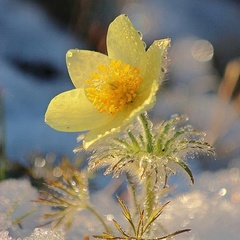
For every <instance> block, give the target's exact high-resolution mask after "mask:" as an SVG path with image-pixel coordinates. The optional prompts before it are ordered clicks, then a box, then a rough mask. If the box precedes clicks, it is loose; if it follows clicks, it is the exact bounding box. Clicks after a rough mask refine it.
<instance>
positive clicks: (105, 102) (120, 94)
mask: <svg viewBox="0 0 240 240" xmlns="http://www.w3.org/2000/svg"><path fill="white" fill-rule="evenodd" d="M142 81H143V80H142V78H141V77H140V74H139V70H138V69H137V68H136V67H131V66H130V65H129V64H126V63H123V62H122V61H120V60H118V61H115V60H111V62H110V64H109V65H108V66H107V65H99V66H98V71H97V72H95V73H93V74H92V75H91V78H90V79H87V80H86V83H87V84H89V85H90V87H88V88H86V93H87V96H88V99H89V100H90V101H92V102H93V105H94V106H95V108H97V109H98V110H99V111H100V112H108V113H109V114H112V115H114V114H116V113H118V112H119V111H121V110H122V109H123V108H124V107H125V106H126V105H127V104H129V103H133V100H134V98H136V96H137V91H138V89H139V87H140V85H141V83H142Z"/></svg>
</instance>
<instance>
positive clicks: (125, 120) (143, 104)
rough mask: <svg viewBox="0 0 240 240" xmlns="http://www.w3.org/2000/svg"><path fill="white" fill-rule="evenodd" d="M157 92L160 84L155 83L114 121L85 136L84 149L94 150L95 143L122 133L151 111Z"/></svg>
mask: <svg viewBox="0 0 240 240" xmlns="http://www.w3.org/2000/svg"><path fill="white" fill-rule="evenodd" d="M157 90H158V84H157V83H156V82H154V83H153V84H152V85H151V86H149V88H148V89H147V91H144V92H142V93H141V95H140V96H139V97H138V98H136V99H135V100H134V103H133V104H131V105H129V106H128V107H127V108H125V109H124V110H123V111H121V112H119V113H118V114H117V115H116V116H115V118H114V119H112V121H109V122H108V123H107V124H105V125H102V126H101V127H100V128H94V129H92V130H91V131H90V132H88V133H87V134H86V135H85V138H84V141H83V147H84V148H85V149H88V148H92V146H94V143H95V142H97V141H98V140H99V139H103V138H104V137H106V136H108V135H110V134H111V135H112V134H114V133H118V132H120V131H121V130H122V129H123V128H124V127H126V126H127V125H128V124H130V123H131V122H133V120H134V119H135V118H136V117H137V116H139V114H141V113H143V112H145V111H146V110H148V109H150V108H151V107H152V106H153V105H154V104H155V101H156V92H157Z"/></svg>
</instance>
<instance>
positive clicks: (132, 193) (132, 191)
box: [126, 173, 139, 214]
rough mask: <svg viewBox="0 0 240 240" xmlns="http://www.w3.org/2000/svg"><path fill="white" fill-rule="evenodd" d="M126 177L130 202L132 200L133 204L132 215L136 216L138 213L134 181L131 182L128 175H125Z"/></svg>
mask: <svg viewBox="0 0 240 240" xmlns="http://www.w3.org/2000/svg"><path fill="white" fill-rule="evenodd" d="M126 176H127V180H128V183H129V189H130V191H131V193H130V194H131V200H132V204H133V207H134V213H135V214H136V213H137V212H138V206H139V204H138V200H137V192H136V188H137V186H136V183H135V182H134V181H132V177H131V176H130V174H129V173H127V174H126Z"/></svg>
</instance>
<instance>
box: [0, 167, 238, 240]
mask: <svg viewBox="0 0 240 240" xmlns="http://www.w3.org/2000/svg"><path fill="white" fill-rule="evenodd" d="M239 184H240V171H239V169H238V168H231V169H229V170H221V171H217V172H215V173H212V172H207V171H206V172H203V173H201V174H199V175H197V176H196V184H195V185H194V186H192V187H191V188H189V191H187V192H185V193H181V192H177V193H176V194H175V196H172V197H171V198H170V201H171V202H170V204H169V205H168V206H167V207H166V208H165V210H164V212H163V214H162V215H161V216H160V217H159V221H160V223H161V225H162V226H163V228H164V229H165V230H166V231H167V232H169V233H170V232H174V231H176V230H179V229H184V228H190V229H191V232H190V233H183V234H182V235H178V236H177V237H175V239H178V240H212V239H218V240H226V239H228V238H229V237H231V239H238V237H239V234H240V230H239V224H240V218H239V215H240V209H239V204H240V189H239ZM178 185H181V183H178ZM0 196H1V205H0V216H1V219H0V233H1V235H0V239H1V240H9V239H14V240H16V239H18V240H20V239H24V240H30V239H31V240H32V239H33V240H37V239H43V237H44V239H53V240H54V239H66V240H68V239H69V240H75V239H76V240H77V239H83V236H84V235H85V234H88V235H90V236H91V235H93V234H101V233H102V231H103V229H102V228H101V226H100V225H99V223H98V221H97V220H96V219H95V218H94V217H93V216H91V214H89V212H80V213H79V214H77V215H76V218H75V219H74V223H73V226H72V228H71V229H70V231H69V232H64V230H61V229H58V230H52V229H50V228H49V227H44V228H39V227H38V226H39V225H40V223H41V219H40V218H39V217H40V215H41V214H42V213H43V212H45V211H46V210H47V209H46V208H44V209H42V207H41V208H40V207H39V208H38V207H37V206H36V205H35V203H33V202H31V200H34V199H36V198H37V196H38V194H37V190H36V189H35V188H34V187H32V186H31V185H30V183H29V181H28V179H23V180H5V181H3V182H1V183H0ZM92 199H93V200H92V201H93V203H94V204H96V207H97V209H98V211H99V212H100V213H101V214H102V215H103V216H105V217H106V218H107V217H109V216H114V218H115V219H116V220H119V221H120V222H121V223H122V224H123V226H124V224H125V222H124V221H123V220H122V216H120V213H121V209H120V207H119V205H118V204H117V202H116V201H114V200H113V198H112V197H111V196H109V193H107V192H106V191H100V192H98V193H96V194H95V195H94V196H93V197H92ZM33 209H35V210H36V211H35V212H33V213H32V214H30V215H29V216H27V217H26V218H25V219H23V220H22V221H21V222H20V224H21V228H20V227H19V226H20V225H17V224H14V223H13V222H14V220H15V219H16V218H20V217H21V216H22V215H23V214H24V213H26V212H29V211H32V210H33ZM111 226H113V224H112V225H111ZM158 234H159V236H161V235H163V232H162V231H159V233H158Z"/></svg>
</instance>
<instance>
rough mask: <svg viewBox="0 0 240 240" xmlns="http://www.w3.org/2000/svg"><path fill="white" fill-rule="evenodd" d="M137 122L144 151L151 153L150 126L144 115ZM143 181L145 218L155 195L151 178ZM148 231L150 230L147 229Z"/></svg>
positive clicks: (148, 213)
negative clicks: (141, 128)
mask: <svg viewBox="0 0 240 240" xmlns="http://www.w3.org/2000/svg"><path fill="white" fill-rule="evenodd" d="M138 119H139V121H140V122H141V124H142V126H143V130H144V134H145V139H144V140H145V143H146V148H147V149H146V150H147V152H148V153H152V152H153V136H152V133H151V126H150V125H149V122H148V120H147V117H146V115H144V114H141V115H140V116H139V118H138ZM144 180H145V186H146V190H145V194H146V196H145V206H146V208H145V209H146V216H147V218H148V217H150V215H151V213H152V211H153V210H154V209H155V206H154V204H155V198H156V196H155V193H154V184H153V181H152V179H151V176H146V178H145V179H144ZM149 230H150V229H149Z"/></svg>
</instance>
